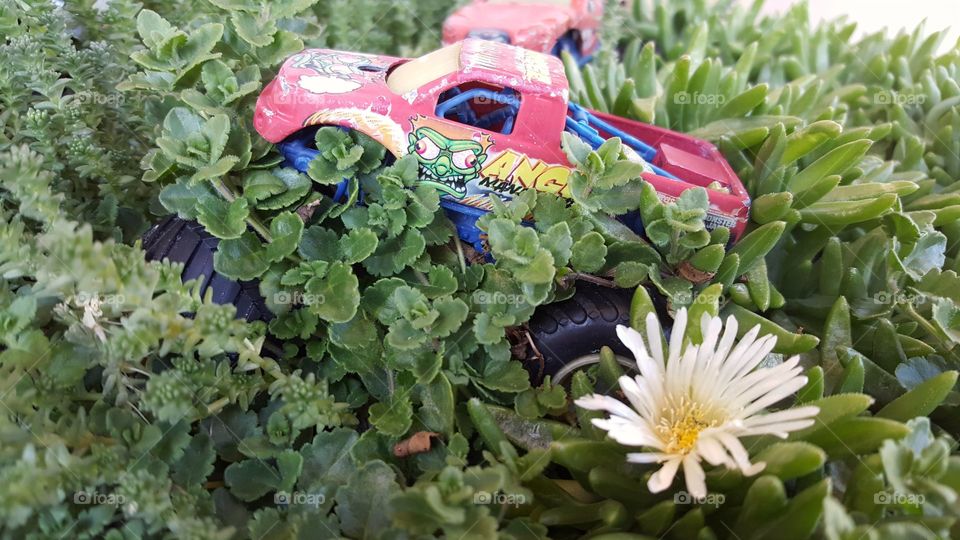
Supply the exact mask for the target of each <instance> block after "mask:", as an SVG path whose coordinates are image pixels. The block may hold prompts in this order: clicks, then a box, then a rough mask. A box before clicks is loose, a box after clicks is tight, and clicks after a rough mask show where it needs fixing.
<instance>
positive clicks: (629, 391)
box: [618, 375, 654, 418]
mask: <svg viewBox="0 0 960 540" xmlns="http://www.w3.org/2000/svg"><path fill="white" fill-rule="evenodd" d="M640 380H641V381H642V382H644V383H645V382H646V381H643V379H640ZM618 382H619V383H620V389H621V390H623V395H624V396H626V397H627V399H628V400H629V401H630V404H631V405H633V408H634V409H636V410H637V412H639V413H640V415H641V416H643V417H644V418H649V417H651V416H653V413H654V410H653V403H652V402H651V400H650V395H649V394H648V393H647V392H645V391H644V390H645V388H642V387H641V386H640V385H639V384H637V381H636V380H635V379H631V378H630V377H627V376H626V375H622V376H621V377H620V379H619V380H618Z"/></svg>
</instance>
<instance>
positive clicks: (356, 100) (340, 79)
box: [253, 49, 402, 143]
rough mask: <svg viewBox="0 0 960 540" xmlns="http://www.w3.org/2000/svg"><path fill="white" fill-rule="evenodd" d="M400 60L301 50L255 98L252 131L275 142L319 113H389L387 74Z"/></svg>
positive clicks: (322, 50) (319, 50) (328, 51)
mask: <svg viewBox="0 0 960 540" xmlns="http://www.w3.org/2000/svg"><path fill="white" fill-rule="evenodd" d="M401 60H402V59H400V58H394V57H390V56H377V55H370V54H360V53H352V52H343V51H333V50H329V49H306V50H304V51H302V52H299V53H297V54H295V55H293V56H291V57H290V58H288V59H287V61H286V62H284V64H283V66H282V67H281V68H280V72H279V73H278V74H277V76H276V77H275V78H274V79H273V81H271V82H270V84H268V85H267V87H266V88H264V90H263V92H262V93H261V94H260V97H259V98H258V99H257V107H256V113H255V114H254V117H253V126H254V128H255V129H256V130H257V132H258V133H260V135H261V136H262V137H263V138H264V139H266V140H268V141H270V142H272V143H278V142H280V141H282V140H283V139H285V138H286V137H287V136H289V135H290V134H292V133H293V132H295V131H297V130H298V129H300V128H301V127H303V126H304V125H309V124H311V123H313V122H310V117H311V115H313V114H314V113H315V112H317V111H320V110H330V109H359V110H366V111H369V112H371V113H376V114H386V113H387V112H388V111H389V110H390V106H391V96H392V95H393V94H392V92H390V90H389V88H388V87H387V84H386V74H387V70H388V69H389V68H390V66H392V65H393V64H395V63H397V62H399V61H401Z"/></svg>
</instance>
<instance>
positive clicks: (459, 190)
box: [407, 124, 490, 199]
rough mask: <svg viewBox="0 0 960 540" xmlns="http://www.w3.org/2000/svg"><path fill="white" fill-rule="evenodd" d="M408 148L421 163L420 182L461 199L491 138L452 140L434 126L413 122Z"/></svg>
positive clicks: (479, 164) (485, 152)
mask: <svg viewBox="0 0 960 540" xmlns="http://www.w3.org/2000/svg"><path fill="white" fill-rule="evenodd" d="M409 141H410V146H409V148H408V149H407V151H408V152H409V153H411V154H413V155H415V156H417V160H418V161H419V162H420V181H421V182H423V183H426V184H428V185H430V186H431V187H434V188H436V189H438V190H440V191H442V192H444V193H446V194H448V195H451V196H453V197H456V198H457V199H462V198H463V197H464V196H465V195H466V194H467V183H468V182H471V181H473V180H476V179H477V178H478V177H479V176H480V168H481V166H482V165H483V162H484V161H485V160H486V159H487V148H489V146H490V140H489V138H487V137H485V136H484V137H482V138H480V140H473V139H451V138H448V137H446V136H444V135H442V134H441V133H440V132H438V131H437V130H436V129H433V128H430V127H427V126H422V125H421V126H419V127H417V126H416V124H414V130H413V132H411V133H410V135H409Z"/></svg>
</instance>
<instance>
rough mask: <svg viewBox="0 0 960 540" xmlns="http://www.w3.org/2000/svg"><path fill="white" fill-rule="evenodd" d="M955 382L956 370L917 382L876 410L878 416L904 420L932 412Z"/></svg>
mask: <svg viewBox="0 0 960 540" xmlns="http://www.w3.org/2000/svg"><path fill="white" fill-rule="evenodd" d="M956 383H957V372H956V371H947V372H945V373H941V374H939V375H937V376H935V377H932V378H930V379H927V380H926V381H924V382H922V383H920V384H918V385H917V386H916V387H914V388H913V389H912V390H910V391H909V392H907V393H905V394H903V395H902V396H900V397H899V398H897V399H895V400H893V401H892V402H890V403H889V404H887V406H886V407H884V408H882V409H880V410H879V411H877V416H878V417H880V418H889V419H891V420H897V421H900V422H906V421H908V420H911V419H913V418H916V417H918V416H927V415H928V414H930V413H932V412H933V411H934V410H935V409H936V408H937V407H938V406H939V405H940V403H942V402H943V400H944V399H946V397H947V395H948V394H949V393H950V391H951V390H953V387H954V386H955V385H956Z"/></svg>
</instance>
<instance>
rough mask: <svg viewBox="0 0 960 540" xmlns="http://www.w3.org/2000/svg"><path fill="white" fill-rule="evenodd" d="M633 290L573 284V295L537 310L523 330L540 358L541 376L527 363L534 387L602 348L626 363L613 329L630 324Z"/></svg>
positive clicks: (531, 362)
mask: <svg viewBox="0 0 960 540" xmlns="http://www.w3.org/2000/svg"><path fill="white" fill-rule="evenodd" d="M632 299H633V289H613V288H610V287H601V286H599V285H594V284H592V283H587V282H578V283H577V292H576V294H574V295H573V296H572V297H570V298H568V299H566V300H563V301H561V302H555V303H553V304H547V305H545V306H541V307H539V308H538V309H537V311H536V313H534V314H533V317H531V319H530V321H529V322H528V323H527V328H528V330H529V332H530V337H531V339H532V340H533V343H534V345H536V347H537V350H538V351H539V352H540V354H541V355H542V356H543V372H542V374H540V373H538V372H539V366H536V365H534V362H535V360H528V361H527V364H528V365H527V368H528V371H529V372H530V375H531V380H532V382H533V383H534V384H540V383H541V382H542V380H543V377H544V376H546V375H550V376H551V377H553V376H555V375H556V373H557V372H558V371H559V370H560V369H561V368H562V367H563V366H565V365H566V364H567V363H568V362H570V361H572V360H575V359H577V358H580V357H582V356H586V355H589V354H595V353H598V352H600V348H601V347H603V346H604V345H606V346H608V347H610V348H611V349H613V352H614V353H615V354H617V355H620V356H622V357H624V358H627V359H632V358H633V354H632V353H631V352H630V351H629V349H627V348H626V347H625V346H624V345H623V344H622V343H621V342H620V339H619V338H618V337H617V325H618V324H623V325H627V326H629V324H630V302H631V300H632Z"/></svg>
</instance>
